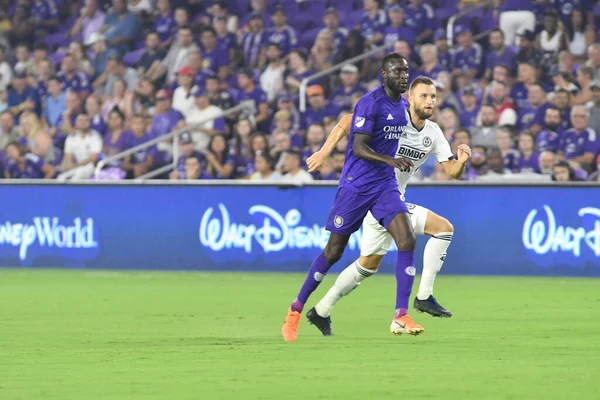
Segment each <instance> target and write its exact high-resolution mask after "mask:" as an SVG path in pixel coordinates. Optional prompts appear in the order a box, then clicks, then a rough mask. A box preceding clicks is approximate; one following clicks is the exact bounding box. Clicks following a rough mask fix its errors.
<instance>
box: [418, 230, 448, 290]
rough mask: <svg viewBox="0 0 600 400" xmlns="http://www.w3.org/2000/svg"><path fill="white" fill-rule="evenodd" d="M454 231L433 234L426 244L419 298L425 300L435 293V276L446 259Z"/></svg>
mask: <svg viewBox="0 0 600 400" xmlns="http://www.w3.org/2000/svg"><path fill="white" fill-rule="evenodd" d="M452 235H453V232H441V233H438V234H437V235H435V236H432V237H431V238H429V240H428V241H427V244H426V245H425V251H424V254H423V273H422V274H421V283H420V284H419V292H418V293H417V298H418V299H419V300H425V299H427V298H428V297H429V296H431V294H432V293H433V283H434V281H435V276H436V275H437V273H438V272H440V269H441V268H442V264H443V263H444V260H445V259H446V250H448V246H450V243H452Z"/></svg>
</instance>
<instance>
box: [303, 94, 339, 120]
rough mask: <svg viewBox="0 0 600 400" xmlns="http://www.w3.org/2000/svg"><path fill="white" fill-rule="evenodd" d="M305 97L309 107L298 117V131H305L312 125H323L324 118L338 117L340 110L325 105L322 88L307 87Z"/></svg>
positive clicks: (333, 106)
mask: <svg viewBox="0 0 600 400" xmlns="http://www.w3.org/2000/svg"><path fill="white" fill-rule="evenodd" d="M306 95H307V97H308V103H309V105H310V107H307V108H306V111H304V112H303V113H302V114H301V116H300V130H302V131H306V129H308V127H309V126H310V125H312V124H323V120H324V119H325V117H333V118H335V117H337V116H338V115H339V113H340V110H339V109H338V108H337V107H336V106H335V105H333V104H331V105H328V104H327V101H326V100H325V91H324V90H323V87H322V86H320V85H312V86H309V87H308V88H307V89H306Z"/></svg>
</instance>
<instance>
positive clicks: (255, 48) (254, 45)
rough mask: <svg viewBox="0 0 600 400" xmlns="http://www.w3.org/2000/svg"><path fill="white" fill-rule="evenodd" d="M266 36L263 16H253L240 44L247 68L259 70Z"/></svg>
mask: <svg viewBox="0 0 600 400" xmlns="http://www.w3.org/2000/svg"><path fill="white" fill-rule="evenodd" d="M264 35H265V29H264V22H263V18H262V16H261V15H260V14H253V15H251V16H250V21H249V22H248V28H247V30H246V32H244V33H243V34H242V38H241V42H240V47H241V48H242V58H243V61H244V65H245V66H247V67H250V68H257V67H258V66H259V62H260V53H261V46H262V43H263V36H264Z"/></svg>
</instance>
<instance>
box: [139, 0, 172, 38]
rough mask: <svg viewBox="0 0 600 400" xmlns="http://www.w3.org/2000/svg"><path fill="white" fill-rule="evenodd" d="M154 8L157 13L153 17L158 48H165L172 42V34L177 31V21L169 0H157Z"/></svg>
mask: <svg viewBox="0 0 600 400" xmlns="http://www.w3.org/2000/svg"><path fill="white" fill-rule="evenodd" d="M156 8H157V9H158V10H157V11H158V13H157V15H156V17H155V19H154V31H155V32H156V35H157V36H158V41H159V46H160V48H161V49H166V48H168V47H169V46H171V43H173V34H174V33H175V32H176V31H177V23H176V22H175V15H174V13H173V9H172V7H171V2H170V0H158V1H157V2H156ZM147 37H148V36H146V38H147Z"/></svg>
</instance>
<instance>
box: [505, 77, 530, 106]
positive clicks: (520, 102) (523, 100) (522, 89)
mask: <svg viewBox="0 0 600 400" xmlns="http://www.w3.org/2000/svg"><path fill="white" fill-rule="evenodd" d="M528 96H529V90H528V89H527V87H526V86H525V84H524V83H523V82H516V83H515V84H514V85H513V86H512V88H510V94H509V97H510V98H511V99H513V103H514V104H515V106H516V107H517V110H521V109H526V108H528V107H530V106H531V105H530V104H529V99H528Z"/></svg>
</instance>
